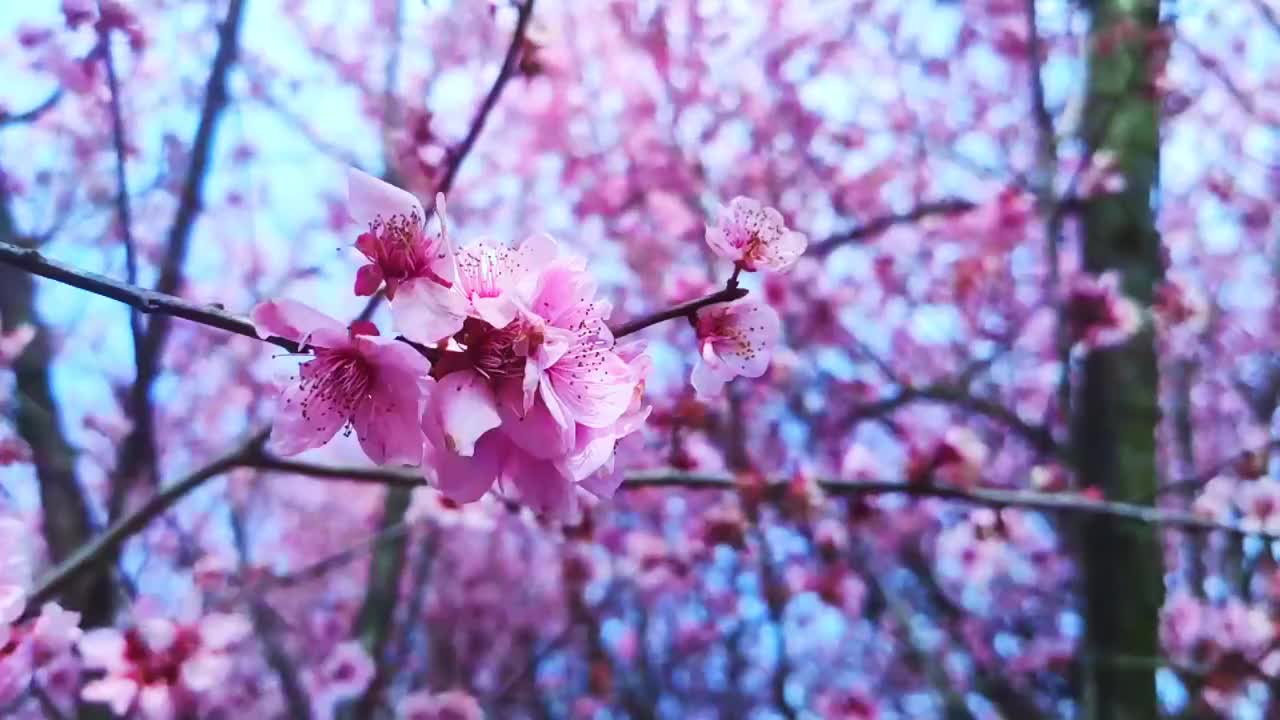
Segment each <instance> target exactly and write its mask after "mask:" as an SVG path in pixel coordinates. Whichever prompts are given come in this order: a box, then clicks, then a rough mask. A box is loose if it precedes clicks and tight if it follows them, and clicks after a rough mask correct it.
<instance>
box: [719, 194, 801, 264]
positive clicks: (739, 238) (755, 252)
mask: <svg viewBox="0 0 1280 720" xmlns="http://www.w3.org/2000/svg"><path fill="white" fill-rule="evenodd" d="M707 244H708V245H710V246H711V249H712V250H714V251H715V253H716V254H717V255H719V256H720V257H722V258H726V259H729V260H732V261H733V262H734V263H736V264H737V265H739V266H740V267H742V269H744V270H749V271H754V270H773V271H782V270H786V269H788V268H790V267H791V265H792V264H794V263H795V261H796V260H797V259H799V257H800V256H801V255H803V254H804V250H805V248H806V247H807V246H808V244H809V240H808V239H807V238H806V237H805V236H804V235H803V234H802V233H799V232H795V231H794V230H788V229H787V226H786V222H785V221H784V220H783V219H782V214H781V213H779V212H778V211H777V210H774V209H773V208H771V207H764V206H762V205H761V204H760V203H759V202H756V201H755V200H752V199H751V198H746V197H741V196H739V197H735V198H734V199H733V200H731V201H730V202H729V205H728V207H722V208H720V212H719V214H718V216H717V217H716V222H715V224H714V225H712V224H708V225H707Z"/></svg>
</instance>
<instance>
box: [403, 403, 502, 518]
mask: <svg viewBox="0 0 1280 720" xmlns="http://www.w3.org/2000/svg"><path fill="white" fill-rule="evenodd" d="M423 430H424V432H425V434H426V436H427V439H428V446H429V449H428V451H427V454H426V456H425V457H424V458H423V465H424V469H426V470H428V471H430V472H431V473H432V474H433V475H434V479H435V485H436V487H437V488H439V490H440V492H441V493H443V494H444V496H445V497H447V498H449V499H450V500H452V501H454V502H456V503H469V502H474V501H476V500H479V499H480V498H481V497H483V496H484V494H485V493H486V492H488V491H489V488H492V487H493V483H494V481H496V480H497V479H498V471H499V470H500V469H501V468H502V460H503V458H504V457H505V456H506V453H507V448H508V443H507V442H506V440H505V439H503V438H502V436H501V435H499V434H498V433H489V434H487V435H485V436H484V437H482V438H480V439H479V440H478V441H477V442H476V447H475V451H474V452H473V453H472V455H471V456H470V457H463V456H461V455H458V454H457V453H452V452H449V451H448V450H447V449H445V448H444V447H443V440H442V438H441V434H440V431H439V426H438V425H435V424H431V423H424V425H423Z"/></svg>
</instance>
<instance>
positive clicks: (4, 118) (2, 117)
mask: <svg viewBox="0 0 1280 720" xmlns="http://www.w3.org/2000/svg"><path fill="white" fill-rule="evenodd" d="M61 99H62V88H58V89H57V90H54V91H53V94H52V95H50V96H49V97H48V98H47V99H46V100H45V101H44V102H42V103H40V104H39V105H37V106H35V107H33V108H31V109H30V110H27V111H26V112H20V113H18V114H16V115H10V114H8V113H7V112H0V128H4V127H7V126H9V125H22V124H25V123H33V122H35V121H36V120H39V119H40V117H41V116H42V115H44V114H45V113H47V112H49V111H50V110H52V109H53V108H54V106H56V105H57V104H58V101H59V100H61Z"/></svg>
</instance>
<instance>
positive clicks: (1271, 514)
mask: <svg viewBox="0 0 1280 720" xmlns="http://www.w3.org/2000/svg"><path fill="white" fill-rule="evenodd" d="M1237 492H1238V498H1237V503H1238V504H1239V506H1240V513H1241V516H1242V517H1241V518H1240V527H1241V529H1243V530H1248V531H1249V532H1264V533H1272V534H1275V533H1280V481H1277V480H1274V479H1272V478H1261V479H1258V480H1252V481H1249V482H1245V483H1242V484H1241V485H1240V487H1239V490H1238V491H1237Z"/></svg>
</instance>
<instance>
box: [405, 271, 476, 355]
mask: <svg viewBox="0 0 1280 720" xmlns="http://www.w3.org/2000/svg"><path fill="white" fill-rule="evenodd" d="M391 318H392V320H394V322H395V326H396V331H397V332H399V333H400V334H401V335H404V336H405V337H407V338H409V339H410V340H412V341H414V342H418V343H422V344H424V345H434V344H435V343H437V342H439V341H441V340H443V339H445V338H447V337H449V336H450V335H453V334H454V333H456V332H458V331H459V330H461V329H462V323H463V322H464V321H465V320H466V318H467V300H466V298H465V297H463V296H462V295H461V294H460V293H458V292H457V291H456V290H453V289H451V288H447V287H444V286H443V285H441V284H439V283H437V282H434V281H433V280H431V279H429V278H414V279H412V280H409V281H408V282H406V283H404V284H402V285H400V287H399V289H398V291H397V292H396V296H395V299H394V300H392V301H391Z"/></svg>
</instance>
